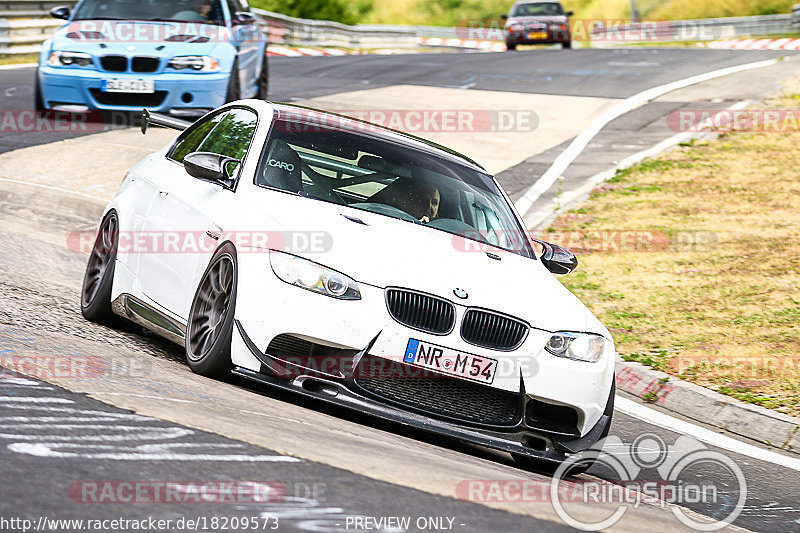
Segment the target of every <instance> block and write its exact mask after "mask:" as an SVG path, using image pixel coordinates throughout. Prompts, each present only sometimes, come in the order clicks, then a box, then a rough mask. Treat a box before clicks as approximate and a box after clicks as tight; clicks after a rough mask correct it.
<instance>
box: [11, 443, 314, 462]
mask: <svg viewBox="0 0 800 533" xmlns="http://www.w3.org/2000/svg"><path fill="white" fill-rule="evenodd" d="M56 446H57V445H56ZM198 446H202V447H205V448H213V447H214V445H213V444H203V445H198ZM54 447H55V446H53V445H48V444H31V443H27V442H15V443H13V444H9V445H8V449H9V450H11V451H12V452H16V453H24V454H27V455H35V456H37V457H58V458H70V457H81V458H83V459H113V460H116V461H233V462H245V463H248V462H249V463H299V462H301V460H300V459H298V458H296V457H289V456H287V455H240V454H230V455H224V454H219V455H216V454H209V453H200V454H187V453H172V452H170V451H169V450H166V451H164V452H161V453H154V452H147V451H136V448H131V450H130V451H117V452H92V453H85V452H84V453H75V452H61V451H58V450H56V449H54Z"/></svg>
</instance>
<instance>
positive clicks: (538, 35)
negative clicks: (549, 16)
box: [528, 31, 547, 41]
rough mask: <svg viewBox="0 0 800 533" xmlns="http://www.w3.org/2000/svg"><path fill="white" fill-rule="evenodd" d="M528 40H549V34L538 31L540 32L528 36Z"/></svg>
mask: <svg viewBox="0 0 800 533" xmlns="http://www.w3.org/2000/svg"><path fill="white" fill-rule="evenodd" d="M528 39H531V40H534V41H536V40H542V39H547V32H546V31H538V32H533V33H529V34H528Z"/></svg>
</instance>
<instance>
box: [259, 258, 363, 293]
mask: <svg viewBox="0 0 800 533" xmlns="http://www.w3.org/2000/svg"><path fill="white" fill-rule="evenodd" d="M269 263H270V265H271V266H272V271H273V272H274V273H275V275H276V276H278V279H280V280H281V281H285V282H286V283H288V284H289V285H295V286H297V287H300V288H303V289H306V290H309V291H312V292H316V293H319V294H324V295H325V296H330V297H331V298H338V299H340V300H360V299H361V291H360V290H359V289H358V284H357V283H356V282H355V281H354V280H353V279H351V278H350V277H348V276H345V275H344V274H342V273H341V272H337V271H335V270H333V269H330V268H328V267H326V266H323V265H320V264H318V263H314V262H313V261H309V260H308V259H303V258H302V257H297V256H296V255H291V254H287V253H283V252H277V251H275V250H270V252H269Z"/></svg>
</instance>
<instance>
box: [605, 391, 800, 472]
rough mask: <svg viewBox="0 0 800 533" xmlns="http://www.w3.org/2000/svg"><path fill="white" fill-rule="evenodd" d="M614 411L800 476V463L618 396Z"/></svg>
mask: <svg viewBox="0 0 800 533" xmlns="http://www.w3.org/2000/svg"><path fill="white" fill-rule="evenodd" d="M614 409H615V410H617V411H620V412H621V413H625V414H626V415H628V416H632V417H633V418H636V419H638V420H641V421H643V422H646V423H648V424H652V425H654V426H658V427H661V428H664V429H668V430H670V431H674V432H676V433H678V434H681V435H688V436H690V437H694V438H695V439H697V440H699V441H701V442H705V443H706V444H710V445H712V446H716V447H717V448H722V449H723V450H729V451H732V452H734V453H738V454H739V455H746V456H748V457H752V458H753V459H758V460H759V461H765V462H767V463H772V464H775V465H778V466H783V467H785V468H790V469H792V470H797V471H798V472H800V459H795V458H793V457H787V456H785V455H781V454H779V453H776V452H773V451H770V450H764V449H762V448H759V447H757V446H753V445H752V444H747V443H745V442H741V441H738V440H736V439H732V438H730V437H726V436H725V435H720V434H719V433H716V432H715V431H712V430H710V429H706V428H703V427H700V426H697V425H695V424H692V423H689V422H686V421H684V420H678V419H677V418H673V417H671V416H669V415H666V414H664V413H661V412H659V411H656V410H654V409H651V408H649V407H646V406H644V405H642V404H640V403H636V402H634V401H633V400H629V399H628V398H621V397H620V396H617V397H616V398H615V399H614Z"/></svg>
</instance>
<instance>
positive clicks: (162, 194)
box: [158, 191, 169, 198]
mask: <svg viewBox="0 0 800 533" xmlns="http://www.w3.org/2000/svg"><path fill="white" fill-rule="evenodd" d="M158 195H159V196H160V197H161V198H166V197H167V196H169V191H159V193H158Z"/></svg>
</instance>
